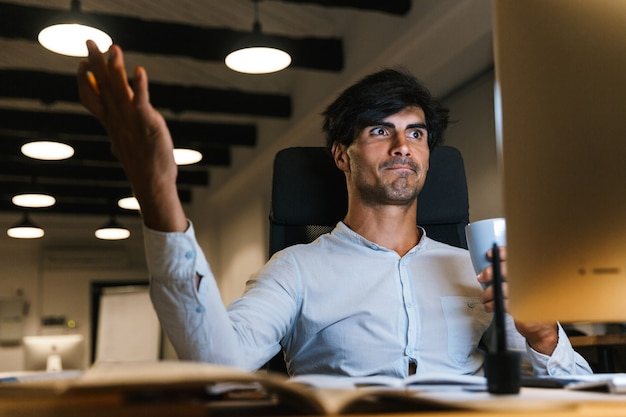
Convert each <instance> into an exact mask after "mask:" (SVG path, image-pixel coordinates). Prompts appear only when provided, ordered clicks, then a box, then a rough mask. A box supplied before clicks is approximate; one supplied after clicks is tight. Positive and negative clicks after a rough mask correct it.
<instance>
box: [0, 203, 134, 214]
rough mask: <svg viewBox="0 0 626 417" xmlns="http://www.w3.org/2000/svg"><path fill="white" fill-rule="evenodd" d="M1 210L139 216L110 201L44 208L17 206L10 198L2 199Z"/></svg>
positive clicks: (63, 204) (58, 204)
mask: <svg viewBox="0 0 626 417" xmlns="http://www.w3.org/2000/svg"><path fill="white" fill-rule="evenodd" d="M0 212H6V213H29V214H64V215H82V216H84V215H105V216H113V215H114V216H120V215H125V216H134V217H136V216H138V215H139V213H138V212H137V211H135V210H125V209H123V208H120V207H118V206H117V202H113V201H108V202H105V203H103V202H101V201H82V202H79V203H77V202H69V203H68V202H62V201H58V202H57V203H56V204H55V205H54V206H51V207H42V208H24V207H17V206H15V205H13V204H12V203H11V201H10V200H5V199H2V200H0Z"/></svg>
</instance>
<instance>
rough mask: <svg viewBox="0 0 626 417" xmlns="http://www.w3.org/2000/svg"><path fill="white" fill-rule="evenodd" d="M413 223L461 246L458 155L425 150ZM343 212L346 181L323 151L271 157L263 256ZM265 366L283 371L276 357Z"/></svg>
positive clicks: (309, 235) (462, 195) (305, 237)
mask: <svg viewBox="0 0 626 417" xmlns="http://www.w3.org/2000/svg"><path fill="white" fill-rule="evenodd" d="M418 201H419V202H418V209H417V219H416V223H417V224H419V225H420V226H422V227H423V228H424V229H425V230H426V234H427V235H428V236H429V237H431V238H433V239H435V240H438V241H440V242H444V243H448V244H450V245H453V246H457V247H462V248H467V243H466V241H465V225H466V224H467V223H468V222H469V202H468V192H467V182H466V178H465V168H464V165H463V158H462V157H461V154H460V152H459V151H458V150H457V149H455V148H452V147H449V146H439V147H437V148H435V150H433V151H432V152H431V156H430V168H429V171H428V175H427V177H426V183H425V184H424V188H423V189H422V191H421V193H420V195H419V198H418ZM347 209H348V196H347V191H346V180H345V176H344V174H343V172H342V171H340V170H339V169H338V168H337V167H336V166H335V162H334V161H333V159H332V157H331V155H330V153H329V152H328V150H327V149H326V148H323V147H293V148H287V149H284V150H281V151H279V152H278V153H277V154H276V157H275V159H274V172H273V179H272V201H271V209H270V242H269V252H270V253H269V255H270V256H271V255H273V254H274V253H275V252H277V251H279V250H281V249H283V248H286V247H288V246H291V245H294V244H297V243H308V242H311V241H313V240H315V239H316V238H317V237H318V236H320V235H322V234H324V233H327V232H330V231H331V230H332V229H333V228H334V227H335V225H336V224H337V222H338V221H340V220H342V219H343V217H344V216H345V214H346V212H347ZM267 368H268V369H269V370H272V371H278V372H285V373H286V369H285V365H284V361H283V358H282V354H278V355H276V357H274V358H273V359H272V360H271V361H270V362H269V363H268V366H267Z"/></svg>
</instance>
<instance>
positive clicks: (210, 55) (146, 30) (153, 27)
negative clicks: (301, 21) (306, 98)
mask: <svg viewBox="0 0 626 417" xmlns="http://www.w3.org/2000/svg"><path fill="white" fill-rule="evenodd" d="M59 13H60V11H59V10H58V9H47V8H41V7H35V6H22V5H16V4H9V3H0V16H2V18H3V20H4V21H5V22H10V24H2V25H0V37H5V38H12V39H26V40H29V41H33V42H37V34H38V33H39V31H40V30H41V29H42V28H43V27H45V26H46V25H47V24H48V23H49V22H50V21H52V20H53V19H55V17H57V18H58V16H59ZM88 15H89V16H90V17H92V18H94V19H96V20H97V21H98V27H99V28H101V29H103V30H105V31H106V32H107V33H109V34H110V35H111V37H112V38H113V41H114V42H115V43H117V44H119V45H121V46H122V47H123V48H124V50H125V51H126V52H140V53H145V54H158V55H173V56H180V57H189V58H194V59H198V60H205V61H218V62H221V61H223V60H224V57H225V56H226V55H227V54H228V52H230V51H231V50H232V47H233V46H234V45H235V44H236V43H237V41H238V40H240V39H241V38H243V37H245V36H248V35H250V33H251V31H248V32H244V31H235V30H230V29H222V28H207V27H199V26H190V25H184V24H180V23H167V22H157V21H147V20H143V19H139V18H135V17H128V16H119V15H109V14H102V13H89V14H88ZM250 27H251V29H252V22H251V23H250ZM271 37H272V39H273V40H274V41H276V42H279V43H281V44H282V45H284V47H285V48H286V49H287V50H288V51H289V53H290V54H291V56H292V63H291V65H292V66H293V67H299V68H307V69H314V70H325V71H341V70H342V69H343V65H344V61H343V44H342V41H341V39H338V38H313V37H306V38H292V37H287V36H278V35H272V36H271ZM190 40H194V42H190ZM198 40H205V41H204V42H200V44H201V47H199V46H198V44H199V42H197V41H198Z"/></svg>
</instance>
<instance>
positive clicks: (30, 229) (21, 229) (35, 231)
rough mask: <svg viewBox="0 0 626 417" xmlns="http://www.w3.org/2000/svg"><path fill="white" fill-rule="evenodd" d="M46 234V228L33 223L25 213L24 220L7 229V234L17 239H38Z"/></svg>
mask: <svg viewBox="0 0 626 417" xmlns="http://www.w3.org/2000/svg"><path fill="white" fill-rule="evenodd" d="M44 234H45V232H44V230H43V229H42V228H41V227H39V226H37V225H35V224H34V223H32V222H31V221H30V220H29V218H28V215H26V214H24V217H23V218H22V221H20V222H19V223H17V224H15V225H13V226H11V227H10V228H9V229H8V230H7V235H8V236H9V237H12V238H15V239H37V238H40V237H42V236H43V235H44Z"/></svg>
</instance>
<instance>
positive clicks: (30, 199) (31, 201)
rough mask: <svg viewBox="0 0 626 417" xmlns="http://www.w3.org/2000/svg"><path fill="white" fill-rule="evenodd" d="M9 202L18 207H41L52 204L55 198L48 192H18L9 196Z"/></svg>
mask: <svg viewBox="0 0 626 417" xmlns="http://www.w3.org/2000/svg"><path fill="white" fill-rule="evenodd" d="M11 202H12V203H13V204H15V205H16V206H18V207H30V208H41V207H50V206H53V205H54V204H55V203H56V199H55V198H54V197H52V196H51V195H48V194H18V195H14V196H13V197H12V198H11Z"/></svg>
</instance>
